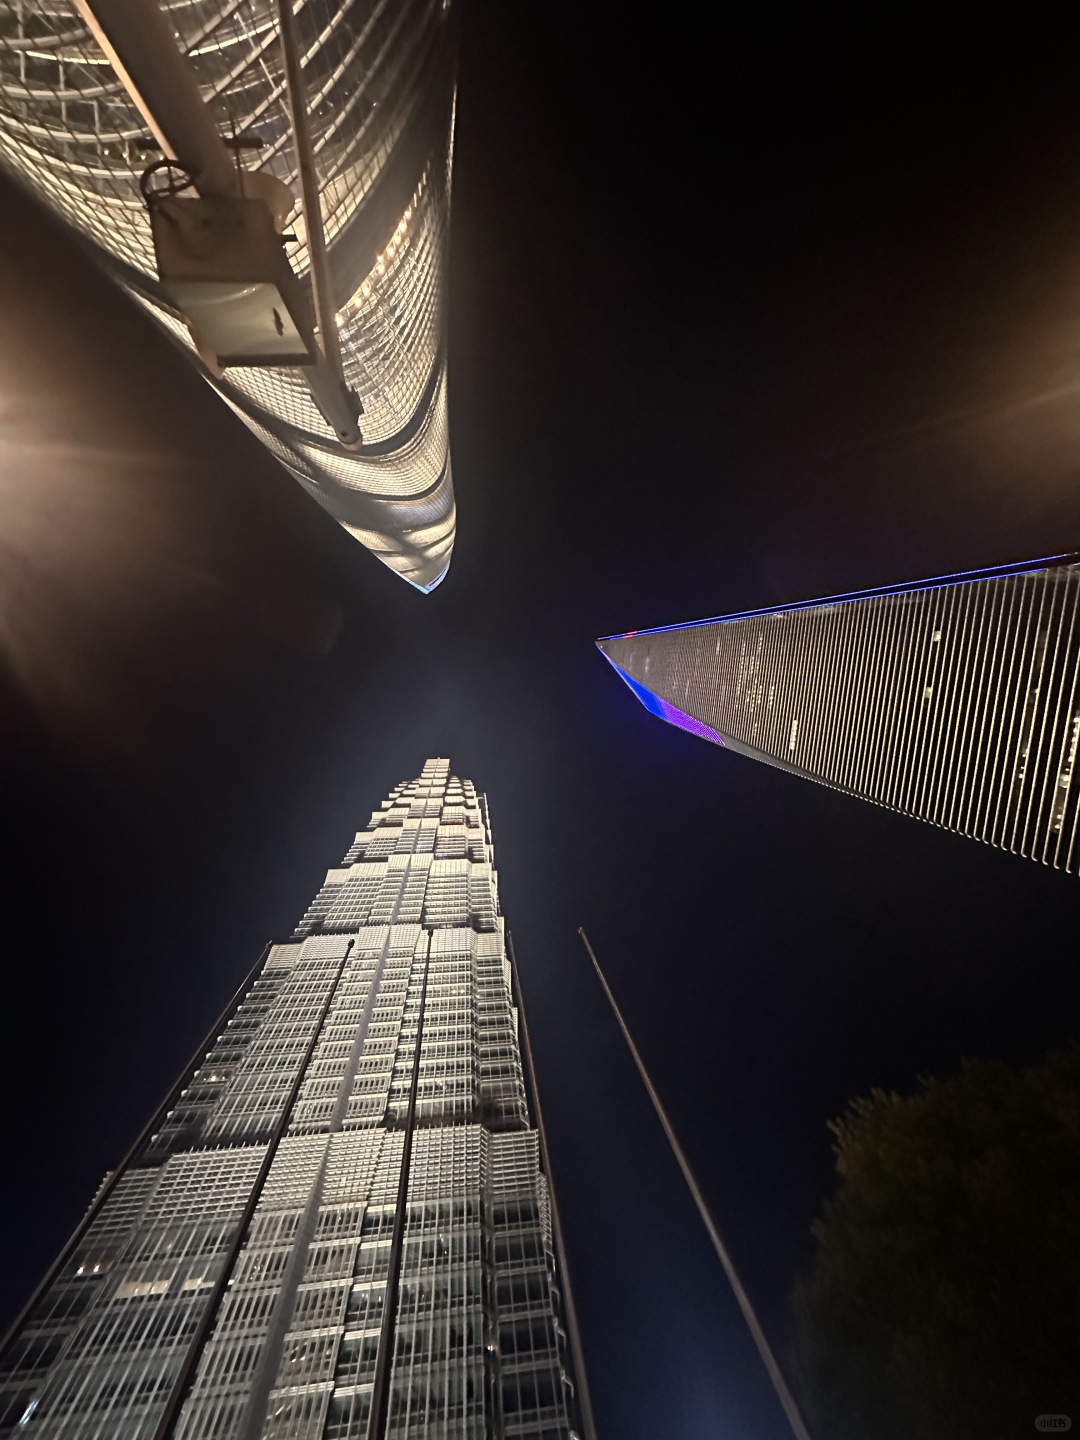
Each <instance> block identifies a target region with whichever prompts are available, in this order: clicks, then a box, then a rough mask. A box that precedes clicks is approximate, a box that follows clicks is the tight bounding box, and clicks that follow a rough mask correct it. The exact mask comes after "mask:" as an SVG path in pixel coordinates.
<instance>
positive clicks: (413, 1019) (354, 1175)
mask: <svg viewBox="0 0 1080 1440" xmlns="http://www.w3.org/2000/svg"><path fill="white" fill-rule="evenodd" d="M518 1020H519V1012H518V999H517V995H516V992H515V984H514V981H513V978H512V969H511V962H510V961H509V960H508V952H507V943H506V938H505V934H504V925H503V919H502V917H501V915H500V913H499V899H498V887H497V879H496V873H495V869H494V866H493V862H492V845H491V832H490V828H489V825H488V821H487V812H486V804H485V801H484V799H483V798H482V797H480V796H478V795H477V793H476V791H475V790H474V788H473V786H472V785H471V784H470V783H469V782H468V781H463V780H459V779H458V778H457V777H456V776H453V775H451V774H450V773H449V766H448V762H447V761H445V760H430V761H428V763H427V764H426V765H425V767H424V770H423V773H422V774H421V775H420V776H419V777H418V778H417V779H416V780H413V781H411V782H410V783H408V784H404V785H399V786H398V787H397V788H396V789H395V790H394V791H392V792H391V795H390V797H389V799H387V800H386V801H384V802H383V804H382V806H381V808H380V809H378V810H376V811H375V812H374V814H373V815H372V817H371V821H370V823H369V825H368V826H367V828H366V829H365V830H363V831H362V832H361V833H359V834H358V835H357V836H356V839H355V842H354V843H353V845H352V846H351V847H350V849H349V851H348V853H347V854H346V856H345V858H344V859H343V861H342V863H341V865H340V866H338V867H337V868H335V869H332V870H330V871H329V872H328V874H327V877H326V881H325V884H324V885H323V886H322V888H321V889H320V891H319V893H318V895H317V896H316V898H315V900H314V901H313V903H312V904H311V906H310V907H309V909H308V911H307V913H306V914H305V915H304V917H303V919H302V920H301V922H300V924H299V925H298V926H297V928H296V930H295V932H294V934H293V936H292V937H291V939H290V940H288V941H287V942H285V943H282V944H274V945H271V946H269V947H268V948H267V950H266V952H265V954H264V956H263V958H262V960H261V962H260V964H259V966H257V967H256V972H255V973H254V974H253V976H251V977H249V979H248V982H246V984H245V986H244V987H242V993H241V995H240V997H239V1001H238V1003H236V1004H234V1005H233V1006H232V1007H231V1008H230V1011H229V1012H228V1015H227V1019H225V1018H223V1020H222V1022H220V1025H219V1027H216V1029H217V1033H216V1038H213V1039H212V1041H210V1043H209V1044H208V1046H207V1048H206V1051H205V1053H204V1054H200V1056H199V1057H198V1060H197V1062H196V1063H195V1064H194V1066H193V1068H192V1070H191V1071H190V1072H189V1073H188V1074H186V1075H185V1076H184V1077H183V1079H182V1081H181V1083H180V1084H179V1085H178V1087H177V1090H176V1091H175V1092H174V1094H173V1096H172V1097H170V1099H169V1101H167V1102H166V1105H165V1106H164V1107H163V1108H162V1110H161V1111H160V1112H159V1113H158V1115H157V1116H156V1117H155V1118H154V1120H153V1121H152V1122H151V1124H150V1125H149V1126H148V1128H147V1131H146V1132H145V1133H144V1135H143V1136H142V1137H141V1138H140V1140H139V1141H138V1142H137V1143H136V1145H135V1147H134V1148H133V1150H132V1152H131V1154H130V1155H129V1156H128V1157H127V1159H126V1160H125V1161H124V1163H123V1164H122V1165H120V1166H119V1167H118V1168H117V1170H116V1171H115V1172H114V1173H113V1174H111V1175H110V1176H109V1177H107V1179H106V1181H105V1182H104V1184H103V1186H102V1188H101V1190H99V1193H98V1196H97V1198H96V1199H95V1201H94V1204H93V1205H92V1206H91V1209H90V1212H89V1214H88V1216H87V1217H86V1219H85V1220H84V1222H83V1223H82V1225H81V1226H80V1228H79V1229H78V1230H77V1231H76V1234H75V1236H74V1237H73V1239H72V1241H71V1242H70V1243H69V1245H68V1246H67V1247H66V1249H65V1251H64V1252H63V1253H62V1254H61V1256H60V1257H59V1259H58V1261H57V1263H56V1264H55V1266H54V1267H53V1270H52V1271H51V1272H50V1274H49V1275H48V1276H47V1277H46V1280H45V1282H43V1284H42V1286H41V1287H40V1288H39V1290H38V1292H37V1294H36V1295H35V1296H34V1298H33V1299H32V1301H31V1302H30V1304H29V1306H28V1307H27V1309H26V1311H25V1312H24V1315H23V1317H21V1318H20V1320H19V1321H18V1322H17V1323H16V1326H15V1328H14V1330H13V1331H12V1335H11V1338H10V1339H9V1340H8V1342H7V1344H6V1345H5V1347H4V1349H3V1351H2V1352H0V1434H5V1435H6V1434H11V1435H18V1436H23V1435H25V1436H27V1437H28V1440H30V1437H33V1436H42V1437H49V1440H60V1437H63V1440H91V1437H93V1440H105V1437H108V1440H166V1437H169V1440H173V1437H175V1440H226V1437H228V1440H258V1437H267V1440H270V1437H276V1440H286V1437H288V1440H301V1437H302V1440H347V1437H348V1440H351V1437H364V1440H383V1437H388V1436H394V1437H401V1440H404V1437H411V1440H421V1437H423V1440H493V1437H520V1440H526V1437H528V1440H572V1437H576V1436H580V1437H583V1440H591V1437H592V1434H593V1432H592V1422H591V1418H590V1417H589V1414H588V1401H587V1397H585V1395H584V1393H583V1388H582V1386H581V1384H579V1380H580V1381H583V1371H582V1369H581V1367H580V1365H579V1364H575V1363H574V1362H575V1360H577V1361H579V1360H580V1354H579V1352H578V1351H577V1349H576V1339H575V1340H574V1341H573V1342H572V1341H571V1340H568V1333H569V1335H570V1336H571V1337H576V1327H574V1325H573V1324H572V1318H573V1312H572V1307H571V1306H570V1303H569V1296H568V1294H567V1292H566V1290H565V1287H564V1284H563V1276H564V1274H565V1270H564V1266H563V1262H562V1261H561V1260H560V1259H557V1256H558V1255H561V1239H560V1232H559V1228H558V1217H557V1212H555V1210H554V1204H553V1197H552V1194H551V1192H550V1190H549V1187H548V1184H547V1180H546V1178H545V1170H546V1162H545V1161H544V1159H543V1156H544V1154H545V1147H544V1145H543V1139H542V1132H541V1133H538V1131H537V1130H536V1129H535V1128H534V1127H533V1125H532V1124H531V1122H530V1116H529V1107H528V1103H527V1099H526V1089H525V1082H524V1078H523V1070H522V1050H521V1047H520V1045H519V1028H518ZM524 1040H525V1058H526V1062H527V1065H526V1068H527V1069H529V1070H531V1061H530V1058H529V1051H528V1045H527V1040H528V1036H527V1032H525V1033H524ZM530 1084H531V1081H530ZM568 1319H569V1320H570V1322H571V1323H570V1325H569V1332H568V1327H567V1320H568ZM571 1350H573V1351H574V1354H573V1356H572V1355H571ZM583 1412H584V1416H583Z"/></svg>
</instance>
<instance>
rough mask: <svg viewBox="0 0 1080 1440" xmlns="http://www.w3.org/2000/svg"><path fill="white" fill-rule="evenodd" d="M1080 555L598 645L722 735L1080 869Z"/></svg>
mask: <svg viewBox="0 0 1080 1440" xmlns="http://www.w3.org/2000/svg"><path fill="white" fill-rule="evenodd" d="M1078 602H1080V556H1077V555H1062V556H1055V557H1052V558H1051V559H1049V560H1042V561H1037V562H1033V563H1027V564H1020V565H1009V566H1001V567H998V568H996V569H991V570H984V571H974V572H971V573H967V574H962V575H949V576H945V577H942V578H941V579H937V580H928V581H925V582H923V583H921V584H916V585H895V586H888V587H885V588H883V589H879V590H869V591H865V592H862V593H859V594H852V595H840V596H833V597H831V598H829V599H825V600H812V601H807V602H805V603H802V604H796V605H781V606H778V607H777V608H775V609H771V610H754V611H749V612H746V613H744V614H739V615H727V616H723V617H721V618H719V619H715V620H702V621H698V622H696V623H693V624H688V625H676V626H668V627H666V628H663V629H657V630H643V631H640V632H638V631H632V632H630V633H629V634H626V635H614V636H610V637H608V638H607V639H605V640H600V641H598V642H597V644H598V645H599V648H600V650H601V651H602V652H603V654H604V655H605V657H606V658H607V659H608V660H609V661H610V662H611V664H612V665H613V666H614V667H615V669H616V670H617V671H618V672H619V674H620V675H621V676H622V678H623V679H624V680H625V681H626V683H627V684H628V685H629V686H630V688H631V689H632V690H633V691H634V693H635V694H636V695H637V697H638V698H639V699H640V700H641V701H642V703H643V704H644V705H645V706H646V708H647V709H649V710H650V711H651V712H652V713H653V714H655V715H658V716H659V717H660V718H661V719H664V720H667V721H668V722H669V723H671V724H673V725H678V726H680V727H681V728H683V729H684V730H689V731H690V732H691V733H692V734H695V735H699V736H701V737H702V738H703V739H706V740H711V741H712V742H713V743H714V744H717V745H723V746H725V747H726V748H727V749H729V750H735V751H737V752H738V753H739V754H742V755H749V756H751V757H752V758H753V759H755V760H764V761H765V762H766V763H767V764H769V765H776V766H778V767H779V768H780V769H782V770H789V771H791V773H792V774H794V775H803V776H805V777H806V778H807V779H810V780H818V781H820V782H821V783H823V784H825V785H830V786H832V787H833V788H834V789H837V790H844V791H846V792H847V793H848V794H851V795H858V796H861V797H862V798H863V799H866V800H873V801H874V802H875V803H877V804H879V805H884V806H886V807H888V808H889V809H892V810H900V811H902V812H903V813H905V814H907V815H913V816H915V817H916V818H918V819H920V820H926V821H929V822H930V823H931V824H933V825H940V826H942V827H943V828H945V829H947V830H956V831H958V832H959V833H960V834H963V835H970V836H971V837H972V838H974V839H976V840H982V841H983V842H984V843H986V844H988V845H995V846H999V847H1000V848H1002V849H1005V850H1010V851H1012V852H1013V853H1014V854H1017V855H1024V856H1027V857H1029V858H1030V859H1033V860H1039V861H1042V863H1043V864H1046V865H1051V866H1053V867H1054V868H1055V869H1061V870H1068V871H1070V872H1072V873H1075V872H1076V870H1077V866H1078V863H1080V850H1078V846H1077V830H1078V825H1080V803H1078V786H1077V784H1076V780H1077V775H1076V761H1077V744H1078V741H1080V686H1078V678H1080V611H1078Z"/></svg>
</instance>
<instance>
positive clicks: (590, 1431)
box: [506, 935, 596, 1440]
mask: <svg viewBox="0 0 1080 1440" xmlns="http://www.w3.org/2000/svg"><path fill="white" fill-rule="evenodd" d="M506 946H507V949H508V950H509V951H510V971H511V974H512V975H513V978H514V991H515V993H516V995H517V1002H518V1009H519V1011H520V1014H521V1042H522V1049H523V1050H524V1051H525V1069H526V1072H527V1074H528V1077H529V1089H530V1090H531V1091H532V1100H533V1109H534V1110H535V1111H536V1130H537V1134H538V1135H539V1137H540V1163H541V1165H542V1166H543V1170H544V1177H545V1179H546V1180H547V1188H548V1201H549V1203H550V1205H551V1228H552V1230H553V1231H554V1234H555V1253H556V1255H557V1256H558V1258H559V1279H560V1281H561V1283H562V1296H563V1309H564V1310H565V1312H566V1328H567V1330H568V1331H569V1334H570V1354H571V1355H572V1356H573V1360H574V1380H575V1383H576V1386H577V1403H578V1410H579V1411H580V1412H581V1428H582V1429H583V1430H584V1432H585V1437H584V1440H596V1421H595V1420H594V1419H593V1409H592V1397H591V1396H590V1394H589V1382H588V1378H587V1377H586V1374H585V1352H584V1350H583V1349H582V1345H581V1330H580V1327H579V1326H578V1318H577V1308H576V1306H575V1305H574V1294H573V1291H572V1289H571V1287H570V1265H569V1262H568V1260H567V1255H566V1242H565V1240H564V1238H563V1228H562V1218H561V1216H560V1215H559V1206H558V1202H557V1201H556V1199H555V1181H554V1179H553V1178H552V1173H551V1154H550V1151H549V1150H548V1142H547V1126H546V1125H545V1124H544V1112H543V1110H542V1109H541V1107H540V1090H539V1088H538V1086H537V1084H536V1066H535V1064H534V1063H533V1050H532V1037H531V1036H530V1034H529V1022H528V1019H527V1018H526V1015H525V996H524V995H523V994H522V990H521V976H520V975H519V974H518V965H517V953H516V951H515V950H514V941H513V938H512V936H510V935H507V937H506Z"/></svg>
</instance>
